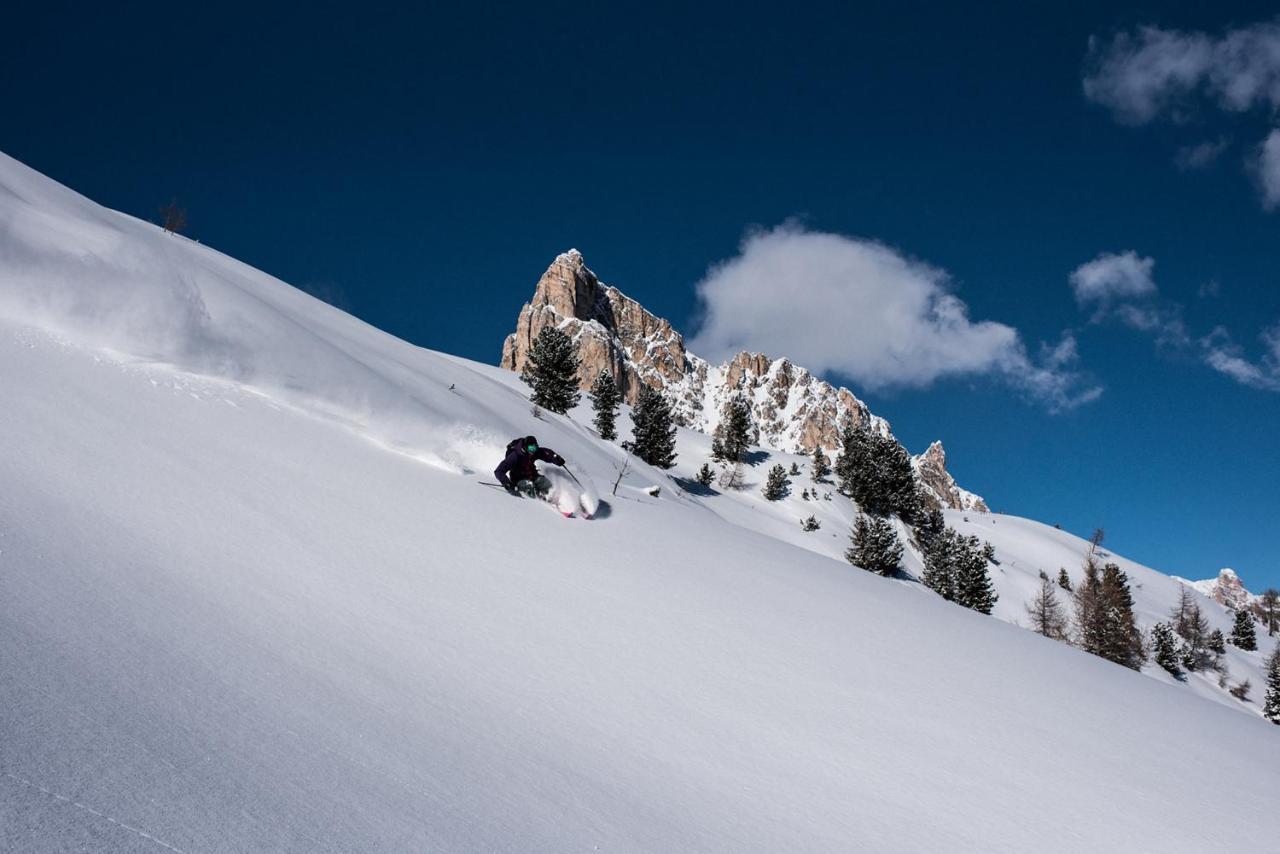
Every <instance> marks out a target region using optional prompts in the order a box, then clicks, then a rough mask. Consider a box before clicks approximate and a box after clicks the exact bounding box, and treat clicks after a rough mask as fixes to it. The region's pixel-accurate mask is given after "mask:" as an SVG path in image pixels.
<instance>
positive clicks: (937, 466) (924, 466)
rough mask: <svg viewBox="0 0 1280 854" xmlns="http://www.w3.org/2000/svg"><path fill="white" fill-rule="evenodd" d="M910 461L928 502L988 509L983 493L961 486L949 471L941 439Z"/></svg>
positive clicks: (930, 504)
mask: <svg viewBox="0 0 1280 854" xmlns="http://www.w3.org/2000/svg"><path fill="white" fill-rule="evenodd" d="M911 464H912V466H913V467H914V468H915V470H916V479H917V480H918V481H919V482H920V487H921V492H922V493H923V495H924V498H925V503H926V504H927V505H929V506H930V507H953V508H955V509H957V510H976V511H979V512H981V513H986V512H988V508H987V502H985V501H983V500H982V496H980V495H974V494H973V493H972V492H969V491H968V490H966V489H961V488H960V487H959V486H958V485H957V484H956V481H955V478H953V477H952V476H951V474H950V473H949V472H948V471H947V451H946V449H945V448H943V447H942V443H941V442H934V443H933V444H932V445H930V446H929V450H927V451H925V452H924V453H923V454H920V455H919V456H918V457H913V458H912V460H911Z"/></svg>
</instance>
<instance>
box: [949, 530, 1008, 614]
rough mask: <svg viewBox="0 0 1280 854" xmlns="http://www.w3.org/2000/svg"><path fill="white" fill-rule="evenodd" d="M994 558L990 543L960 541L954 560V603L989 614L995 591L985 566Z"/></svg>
mask: <svg viewBox="0 0 1280 854" xmlns="http://www.w3.org/2000/svg"><path fill="white" fill-rule="evenodd" d="M994 556H995V552H994V551H993V550H992V548H991V544H990V543H983V542H982V541H981V540H979V539H978V538H977V537H966V538H964V539H963V540H962V541H961V545H960V548H959V549H958V551H957V560H956V602H957V603H959V604H961V605H963V606H964V607H966V608H972V609H973V610H975V611H977V612H979V613H982V614H990V613H991V609H992V608H993V607H994V606H995V604H996V600H998V599H999V598H1000V597H999V596H997V595H996V592H995V589H994V588H993V587H992V586H991V576H989V575H988V574H987V565H988V564H989V563H990V562H991V559H992V558H993V557H994Z"/></svg>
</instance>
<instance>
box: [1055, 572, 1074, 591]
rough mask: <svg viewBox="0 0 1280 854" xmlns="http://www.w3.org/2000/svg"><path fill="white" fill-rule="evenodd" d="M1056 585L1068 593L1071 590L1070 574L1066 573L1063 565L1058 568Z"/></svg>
mask: <svg viewBox="0 0 1280 854" xmlns="http://www.w3.org/2000/svg"><path fill="white" fill-rule="evenodd" d="M1058 586H1059V587H1061V588H1062V589H1063V590H1065V591H1067V592H1068V593H1070V592H1071V576H1070V575H1067V570H1066V568H1065V567H1059V568H1058Z"/></svg>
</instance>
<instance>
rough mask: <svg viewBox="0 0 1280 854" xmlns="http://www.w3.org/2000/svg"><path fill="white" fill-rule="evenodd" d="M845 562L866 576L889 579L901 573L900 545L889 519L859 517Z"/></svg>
mask: <svg viewBox="0 0 1280 854" xmlns="http://www.w3.org/2000/svg"><path fill="white" fill-rule="evenodd" d="M850 539H851V541H852V545H851V546H850V547H849V550H848V551H846V552H845V554H844V556H845V559H846V560H848V561H849V563H851V564H853V565H854V566H860V567H862V568H863V569H865V570H867V571H868V572H875V573H879V574H880V575H884V576H891V575H894V574H896V573H897V572H898V571H899V570H901V569H902V544H901V543H899V542H898V535H897V534H895V533H894V531H893V525H892V524H890V523H889V520H888V519H885V518H883V517H879V516H868V515H867V514H866V513H859V514H858V518H857V519H855V520H854V523H853V534H852V535H851V537H850Z"/></svg>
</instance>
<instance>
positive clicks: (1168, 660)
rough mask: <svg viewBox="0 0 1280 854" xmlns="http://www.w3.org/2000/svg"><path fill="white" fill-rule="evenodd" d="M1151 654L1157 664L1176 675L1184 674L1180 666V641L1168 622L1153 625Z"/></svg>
mask: <svg viewBox="0 0 1280 854" xmlns="http://www.w3.org/2000/svg"><path fill="white" fill-rule="evenodd" d="M1151 654H1152V656H1153V657H1154V658H1155V660H1156V664H1158V665H1160V666H1161V667H1163V668H1164V669H1165V670H1167V671H1169V672H1170V673H1171V674H1173V675H1174V676H1181V675H1182V667H1181V666H1179V659H1180V656H1179V654H1178V641H1177V639H1176V638H1175V637H1174V634H1173V629H1172V628H1171V627H1170V626H1169V624H1168V623H1156V624H1155V625H1154V626H1152V627H1151Z"/></svg>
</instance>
